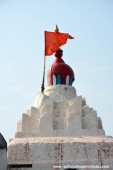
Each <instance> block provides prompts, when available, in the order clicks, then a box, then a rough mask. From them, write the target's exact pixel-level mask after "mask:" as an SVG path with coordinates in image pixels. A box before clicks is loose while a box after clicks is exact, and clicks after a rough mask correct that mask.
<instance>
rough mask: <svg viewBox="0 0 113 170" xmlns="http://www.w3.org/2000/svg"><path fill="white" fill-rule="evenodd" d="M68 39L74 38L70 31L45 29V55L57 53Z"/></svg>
mask: <svg viewBox="0 0 113 170" xmlns="http://www.w3.org/2000/svg"><path fill="white" fill-rule="evenodd" d="M67 39H73V37H72V36H71V35H69V34H68V33H60V32H48V31H45V56H49V55H52V54H53V53H55V52H56V51H57V50H58V49H59V47H60V46H62V45H64V44H66V42H67Z"/></svg>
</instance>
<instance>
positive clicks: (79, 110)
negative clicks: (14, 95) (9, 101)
mask: <svg viewBox="0 0 113 170" xmlns="http://www.w3.org/2000/svg"><path fill="white" fill-rule="evenodd" d="M8 164H9V165H14V164H18V165H25V164H26V165H27V164H32V168H19V170H26V169H28V170H31V169H33V170H54V169H58V168H54V166H61V168H59V169H61V170H63V169H64V167H63V166H66V165H67V166H68V165H70V166H75V165H79V166H80V165H81V166H85V165H87V166H88V165H89V166H90V165H94V166H103V165H107V166H109V167H110V168H109V169H110V170H113V169H112V167H113V138H112V137H106V136H105V132H104V130H103V126H102V121H101V118H100V117H98V115H97V112H96V110H94V109H93V108H92V107H89V106H88V105H87V102H86V100H85V99H84V98H82V96H77V94H76V90H75V88H74V87H72V86H67V85H58V86H50V87H48V88H47V89H45V91H44V93H39V94H38V95H37V97H36V100H35V102H34V104H33V106H32V107H31V108H30V109H29V110H27V111H26V113H23V115H22V120H19V121H18V124H17V131H16V135H15V138H14V139H13V140H12V141H11V142H10V143H9V146H8ZM86 169H87V170H89V169H90V168H86ZM93 169H94V170H95V168H92V170H93ZM99 169H100V168H99ZM101 169H103V168H101ZM10 170H17V168H15V169H14V168H13V169H11V168H10ZM77 170H78V169H77ZM79 170H84V168H83V169H82V168H80V169H79ZM104 170H105V169H104Z"/></svg>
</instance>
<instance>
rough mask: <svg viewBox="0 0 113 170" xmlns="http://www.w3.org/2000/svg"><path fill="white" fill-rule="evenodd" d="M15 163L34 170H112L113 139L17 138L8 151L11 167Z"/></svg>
mask: <svg viewBox="0 0 113 170" xmlns="http://www.w3.org/2000/svg"><path fill="white" fill-rule="evenodd" d="M14 163H15V164H20V165H22V164H32V165H33V167H32V169H33V170H37V169H38V170H48V169H49V170H53V169H55V168H53V167H54V166H62V168H60V169H61V170H63V169H64V168H63V166H67V165H69V166H72V165H73V166H75V165H79V166H80V165H82V166H85V165H87V166H88V165H89V166H90V165H93V166H96V165H98V166H105V165H107V166H108V165H109V169H110V170H112V167H113V138H110V137H109V138H108V137H79V138H78V137H75V138H71V137H69V138H67V137H49V138H43V137H42V138H15V139H14V140H13V141H12V142H10V144H9V147H8V164H9V165H11V164H14ZM56 169H57V168H56ZM88 169H90V168H87V170H88ZM94 169H95V168H92V170H94ZM101 169H102V168H101ZM11 170H12V169H11ZM22 170H24V169H22ZM25 170H26V169H25ZM79 170H80V169H79ZM82 170H84V168H82Z"/></svg>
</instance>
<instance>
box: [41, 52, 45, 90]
mask: <svg viewBox="0 0 113 170" xmlns="http://www.w3.org/2000/svg"><path fill="white" fill-rule="evenodd" d="M45 65H46V56H45V55H44V70H43V80H42V86H41V92H42V93H43V92H44V89H45V85H44V84H45Z"/></svg>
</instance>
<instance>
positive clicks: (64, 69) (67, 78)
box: [47, 49, 75, 86]
mask: <svg viewBox="0 0 113 170" xmlns="http://www.w3.org/2000/svg"><path fill="white" fill-rule="evenodd" d="M62 55H63V51H62V50H61V49H59V50H57V51H56V53H55V57H56V59H55V61H54V63H53V64H52V65H51V66H50V68H49V70H48V73H47V82H48V86H51V85H53V84H56V85H60V84H64V85H72V83H73V81H74V79H75V78H74V72H73V70H72V68H71V67H70V66H69V65H67V64H65V62H64V60H63V59H62ZM53 81H56V83H53Z"/></svg>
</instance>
